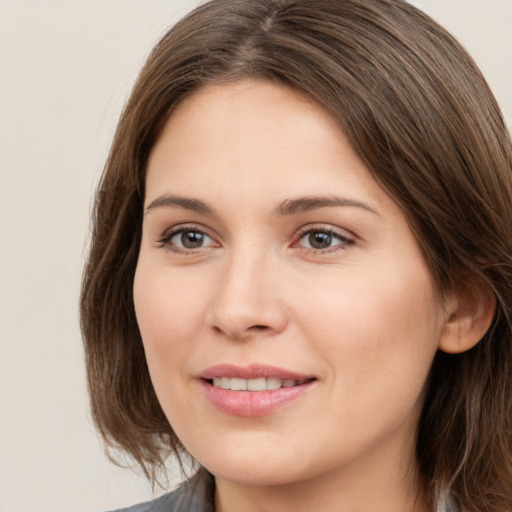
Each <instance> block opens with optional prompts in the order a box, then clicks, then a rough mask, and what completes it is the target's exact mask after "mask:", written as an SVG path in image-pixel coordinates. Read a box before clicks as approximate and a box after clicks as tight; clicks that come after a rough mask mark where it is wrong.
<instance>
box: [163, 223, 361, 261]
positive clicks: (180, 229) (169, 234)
mask: <svg viewBox="0 0 512 512" xmlns="http://www.w3.org/2000/svg"><path fill="white" fill-rule="evenodd" d="M182 233H195V234H199V235H202V236H204V237H208V238H209V239H210V240H212V241H213V244H212V245H210V246H201V247H198V248H190V249H187V248H181V247H178V246H176V245H174V244H171V240H172V239H173V238H174V237H175V236H176V235H179V234H182ZM313 233H317V234H323V235H327V236H329V237H331V238H332V239H336V240H338V241H339V243H338V244H336V245H334V246H332V247H328V248H325V249H315V248H313V247H303V246H300V245H299V243H300V241H301V240H302V239H303V238H304V237H306V236H308V235H309V236H310V235H312V234H313ZM294 239H295V240H296V241H294V242H293V243H292V245H291V247H301V248H302V249H304V250H305V251H307V252H308V253H309V254H329V253H333V252H337V251H343V250H346V249H347V247H348V246H350V245H353V244H355V240H354V239H353V238H349V237H347V236H346V235H343V234H341V233H339V232H338V231H336V230H334V229H332V228H331V227H323V226H318V227H308V228H305V229H303V230H301V231H299V232H298V233H297V235H296V236H295V237H294ZM156 245H157V247H159V248H163V247H167V249H168V250H170V251H172V252H174V253H179V254H184V255H192V254H197V252H198V251H199V250H201V249H205V248H208V247H211V246H218V243H216V242H215V241H214V239H213V237H211V236H210V235H208V233H206V232H205V231H204V230H202V229H200V228H198V227H197V226H195V225H188V226H187V225H184V226H176V227H174V228H171V229H169V230H167V231H165V232H164V233H163V234H162V236H161V237H160V238H159V239H158V240H157V242H156Z"/></svg>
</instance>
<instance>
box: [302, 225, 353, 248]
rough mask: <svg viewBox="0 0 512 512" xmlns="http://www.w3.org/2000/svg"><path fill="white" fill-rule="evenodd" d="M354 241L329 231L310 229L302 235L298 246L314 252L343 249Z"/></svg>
mask: <svg viewBox="0 0 512 512" xmlns="http://www.w3.org/2000/svg"><path fill="white" fill-rule="evenodd" d="M353 243H354V240H353V239H351V238H348V237H346V236H344V235H342V234H341V233H337V232H336V231H332V230H330V229H310V230H308V231H306V232H304V233H303V234H302V236H301V237H300V239H299V243H298V245H299V246H300V247H304V248H306V249H313V250H314V251H326V252H328V251H329V250H335V249H345V248H346V247H347V246H348V245H351V244H353Z"/></svg>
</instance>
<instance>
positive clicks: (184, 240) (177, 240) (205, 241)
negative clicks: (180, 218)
mask: <svg viewBox="0 0 512 512" xmlns="http://www.w3.org/2000/svg"><path fill="white" fill-rule="evenodd" d="M160 242H161V243H162V245H165V246H167V247H169V248H171V249H172V248H174V249H175V250H177V251H180V250H181V251H193V250H194V249H201V248H203V247H213V246H214V245H215V242H214V241H213V240H212V238H211V237H210V236H208V235H207V234H206V233H203V232H202V231H198V230H196V229H187V228H181V229H178V230H176V231H174V232H171V233H169V234H167V235H165V236H164V237H163V239H162V240H161V241H160Z"/></svg>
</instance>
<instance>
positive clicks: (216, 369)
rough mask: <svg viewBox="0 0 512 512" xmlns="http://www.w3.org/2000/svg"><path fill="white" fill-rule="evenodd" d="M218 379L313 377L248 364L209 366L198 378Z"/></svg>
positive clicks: (297, 379) (292, 378)
mask: <svg viewBox="0 0 512 512" xmlns="http://www.w3.org/2000/svg"><path fill="white" fill-rule="evenodd" d="M219 377H230V378H239V379H247V380H249V379H260V378H275V379H281V380H296V381H304V380H311V379H314V378H315V377H314V376H313V375H307V374H303V373H298V372H294V371H291V370H286V369H284V368H279V367H278V366H270V365H266V364H250V365H246V366H239V365H235V364H228V363H224V364H218V365H215V366H211V367H209V368H207V369H206V370H204V371H202V372H201V374H200V375H199V378H201V379H204V380H211V379H215V378H219Z"/></svg>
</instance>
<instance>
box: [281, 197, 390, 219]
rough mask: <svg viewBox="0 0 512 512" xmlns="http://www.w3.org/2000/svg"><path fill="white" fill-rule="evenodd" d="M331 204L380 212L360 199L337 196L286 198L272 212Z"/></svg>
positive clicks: (296, 210) (323, 206)
mask: <svg viewBox="0 0 512 512" xmlns="http://www.w3.org/2000/svg"><path fill="white" fill-rule="evenodd" d="M333 206H351V207H355V208H362V209H363V210H367V211H369V212H371V213H374V214H375V215H379V216H380V213H379V212H378V211H377V210H376V209H375V208H372V207H371V206H370V205H368V204H366V203H363V202H362V201H357V200H355V199H348V198H345V197H337V196H328V197H324V196H307V197H298V198H296V199H286V201H283V202H282V203H281V204H280V205H279V206H278V207H277V208H276V209H275V212H274V213H275V214H276V215H279V216H285V215H296V214H297V213H304V212H309V211H312V210H318V209H320V208H328V207H333Z"/></svg>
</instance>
